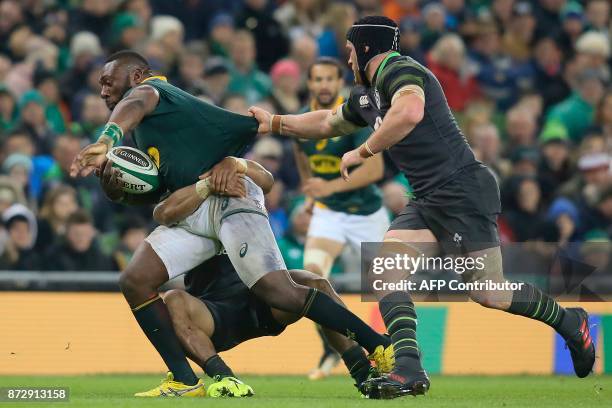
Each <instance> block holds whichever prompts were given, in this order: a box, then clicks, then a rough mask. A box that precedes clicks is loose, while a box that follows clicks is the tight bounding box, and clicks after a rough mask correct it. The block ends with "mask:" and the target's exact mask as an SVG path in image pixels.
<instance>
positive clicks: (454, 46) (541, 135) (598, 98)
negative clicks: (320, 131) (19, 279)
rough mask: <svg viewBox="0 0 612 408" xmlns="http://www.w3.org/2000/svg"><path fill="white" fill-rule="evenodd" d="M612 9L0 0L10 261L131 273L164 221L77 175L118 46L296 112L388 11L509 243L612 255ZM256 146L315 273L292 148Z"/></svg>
mask: <svg viewBox="0 0 612 408" xmlns="http://www.w3.org/2000/svg"><path fill="white" fill-rule="evenodd" d="M610 9H611V2H610V0H581V1H577V0H571V1H570V0H353V1H332V0H284V1H282V0H278V1H275V0H223V1H221V0H172V1H168V0H0V146H1V150H0V171H1V173H2V175H1V176H0V214H1V218H2V220H1V221H2V227H1V230H0V269H3V270H56V271H58V270H59V271H92V270H120V269H121V268H123V267H124V266H125V264H126V262H127V261H128V260H129V259H130V257H131V254H132V253H133V251H134V249H135V248H136V247H137V246H138V244H139V243H140V242H142V240H143V239H144V237H145V236H146V234H147V233H148V231H150V230H151V228H153V227H154V224H153V222H152V220H151V217H150V214H151V209H150V208H127V207H123V206H118V205H114V204H112V203H110V202H109V201H107V200H106V198H105V197H104V196H103V194H102V191H101V189H100V188H99V186H98V182H97V180H96V179H95V178H94V177H90V178H86V179H71V178H69V177H68V175H67V173H68V168H69V165H70V163H71V161H72V159H73V157H74V156H75V155H76V153H77V152H78V151H79V150H80V148H81V147H82V146H83V145H84V144H86V143H90V142H91V141H94V140H95V139H96V138H97V136H98V132H99V131H100V129H101V127H102V126H103V125H104V123H105V122H106V120H107V118H108V115H109V112H108V110H107V108H106V106H105V104H104V102H103V101H102V100H101V99H100V98H99V90H100V86H99V84H98V77H99V73H100V69H101V67H102V65H103V63H104V60H105V57H106V56H108V55H109V53H111V52H114V51H117V50H120V49H125V48H131V49H135V50H137V51H139V52H141V53H142V54H143V55H145V56H146V57H147V58H148V60H149V61H150V63H151V66H152V68H153V71H154V72H155V73H156V74H161V75H166V76H167V77H168V80H169V81H170V82H171V83H173V84H175V85H177V86H179V87H181V88H183V89H185V90H187V91H188V92H190V93H192V94H194V95H196V96H198V97H201V98H202V99H205V100H207V101H209V102H210V103H214V104H217V105H219V106H222V107H224V108H226V109H229V110H231V111H235V112H239V113H246V110H247V108H248V107H249V106H250V105H252V104H257V105H259V106H262V107H264V108H266V109H267V110H270V111H273V112H276V113H281V114H285V113H295V112H297V111H299V110H300V109H301V108H302V107H303V106H305V105H306V104H307V103H308V91H307V89H306V86H305V84H306V71H307V68H308V66H309V65H310V64H311V63H312V62H313V61H314V60H315V59H316V58H317V57H318V56H330V57H335V58H338V59H339V60H341V61H343V62H345V61H346V60H347V55H346V49H345V47H344V44H345V33H346V31H347V29H348V28H349V27H350V25H351V24H352V23H353V21H355V20H356V19H357V18H359V17H361V16H365V15H372V14H384V15H386V16H388V17H390V18H392V19H394V20H395V21H396V22H397V23H398V25H399V27H400V29H401V34H402V37H401V44H400V46H401V52H402V53H403V54H405V55H410V56H411V57H413V58H414V59H416V60H417V61H419V62H421V63H422V64H424V65H426V66H427V67H429V69H430V70H431V71H432V72H433V73H434V74H435V75H436V76H437V77H438V79H439V80H440V82H441V84H442V87H443V88H444V91H445V93H446V96H447V98H448V102H449V104H450V106H451V108H452V109H453V111H454V112H455V114H456V117H457V119H458V121H459V123H460V126H461V128H462V129H463V131H464V134H465V136H466V138H467V140H468V142H469V143H470V145H471V146H472V148H473V149H474V151H475V153H476V155H477V157H478V158H479V160H481V161H482V162H483V163H485V164H487V165H488V166H490V168H491V169H493V170H494V171H495V173H496V175H497V177H498V179H499V183H500V188H501V196H502V204H503V214H502V215H501V216H500V218H499V225H500V232H501V235H502V240H503V241H504V242H526V241H529V242H560V243H561V244H565V243H568V242H577V243H582V242H599V243H602V244H604V245H599V246H597V247H596V248H598V249H597V251H596V252H597V253H596V254H591V253H586V252H588V250H587V249H584V251H585V253H584V254H583V255H584V256H585V257H588V256H591V257H594V258H593V259H596V260H597V262H598V263H600V264H602V265H605V264H609V263H610V252H611V250H610V239H611V238H612V222H611V221H612V170H611V167H612V166H611V157H612V89H611V88H610V83H611V82H610V79H611V70H610V61H611V30H612V26H611V20H610ZM346 72H347V73H346V84H347V86H350V84H351V83H352V78H351V76H350V75H351V73H350V70H347V71H346ZM347 89H348V88H347ZM203 131H204V132H205V129H203ZM128 139H129V138H128ZM127 143H129V140H128V141H127ZM249 157H250V158H252V159H254V160H257V161H259V162H260V163H262V164H263V165H264V166H265V167H266V168H268V169H269V170H270V171H271V172H272V173H273V174H274V175H275V177H276V180H277V182H276V184H275V186H274V189H273V190H272V192H270V193H269V194H268V195H267V197H266V205H267V207H268V210H269V213H270V221H271V223H272V226H273V230H274V233H275V235H276V237H277V239H278V241H279V245H280V247H281V249H282V251H283V254H284V255H285V259H286V261H287V264H288V267H289V268H294V267H298V268H301V267H302V264H301V262H302V258H301V257H302V253H303V242H304V237H305V233H306V231H307V229H308V223H309V220H310V215H309V213H308V212H306V211H304V210H303V206H302V205H301V203H302V202H303V196H302V194H301V190H300V181H299V177H298V174H297V170H296V166H295V162H294V158H293V155H292V149H291V144H290V142H289V141H287V140H284V139H283V138H280V137H274V136H266V137H262V138H260V139H258V141H257V142H256V143H255V145H254V147H253V149H252V151H251V152H250V154H249ZM380 186H381V188H382V191H383V194H384V202H385V205H386V206H387V208H388V210H389V213H390V216H393V215H394V214H397V213H398V212H399V211H400V210H401V209H402V208H403V207H404V206H405V205H406V203H407V202H408V200H409V199H410V185H409V183H408V182H407V181H406V180H405V179H404V178H403V177H401V176H398V175H397V171H396V169H394V168H393V166H392V165H391V164H390V162H389V161H388V160H387V161H386V171H385V177H384V179H383V180H382V181H381V182H380ZM339 268H341V266H339Z"/></svg>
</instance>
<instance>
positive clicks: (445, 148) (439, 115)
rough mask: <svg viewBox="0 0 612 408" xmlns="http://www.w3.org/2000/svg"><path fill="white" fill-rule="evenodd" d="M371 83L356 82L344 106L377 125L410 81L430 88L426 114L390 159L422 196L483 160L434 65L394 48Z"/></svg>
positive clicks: (348, 115) (350, 116) (360, 121)
mask: <svg viewBox="0 0 612 408" xmlns="http://www.w3.org/2000/svg"><path fill="white" fill-rule="evenodd" d="M372 83H374V84H375V86H373V87H370V88H366V87H364V86H356V87H354V88H353V90H352V91H351V95H350V97H349V99H348V100H347V102H346V103H344V105H343V106H342V114H343V116H344V118H345V119H346V120H348V121H350V122H352V123H354V124H356V125H358V126H367V125H370V126H372V127H373V128H374V129H377V128H378V126H380V123H381V122H382V119H383V118H384V117H385V114H386V113H387V111H388V110H389V108H390V107H391V100H392V98H393V95H394V94H395V92H397V91H398V90H400V89H401V88H403V87H404V86H407V85H417V86H419V87H420V88H422V89H423V92H424V93H425V115H424V116H423V120H421V122H419V123H418V124H417V126H416V127H415V128H414V129H413V130H412V132H410V133H409V134H407V135H406V136H405V137H404V138H403V139H402V140H401V141H399V142H398V143H396V144H395V145H394V146H392V147H391V148H390V149H389V155H390V156H391V159H392V160H393V162H394V163H395V165H396V166H397V167H398V168H399V169H400V171H402V173H404V175H405V176H406V178H407V179H408V180H409V182H410V185H411V186H412V187H413V188H414V194H415V196H416V197H417V198H418V197H421V196H423V195H425V194H427V193H428V192H429V191H432V190H435V189H436V188H438V187H440V186H441V185H443V184H444V183H446V182H447V181H449V180H451V179H452V178H453V177H454V176H455V175H457V174H458V173H460V172H461V169H463V168H465V167H467V166H471V165H476V164H479V162H478V161H477V160H476V159H475V158H474V154H473V152H472V149H471V148H470V146H469V145H468V143H467V141H466V140H465V137H464V136H463V133H461V130H460V129H459V127H458V126H457V122H456V121H455V118H454V116H453V114H452V112H451V110H450V108H449V106H448V103H447V102H446V97H445V96H444V92H443V91H442V87H441V86H440V83H439V82H438V80H437V79H436V77H435V76H434V75H433V74H432V73H431V71H429V70H428V69H427V68H425V67H424V66H422V65H421V64H419V63H418V62H416V61H415V60H414V59H412V58H410V57H407V56H401V55H399V54H398V53H391V54H390V55H389V56H388V57H387V58H385V60H384V61H383V63H382V64H381V65H380V67H379V69H378V71H377V72H376V75H375V76H374V78H373V81H372Z"/></svg>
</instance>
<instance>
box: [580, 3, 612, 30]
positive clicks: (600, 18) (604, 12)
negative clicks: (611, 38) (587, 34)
mask: <svg viewBox="0 0 612 408" xmlns="http://www.w3.org/2000/svg"><path fill="white" fill-rule="evenodd" d="M586 20H587V23H588V24H589V29H591V30H594V31H599V32H600V33H604V34H609V33H610V28H609V25H610V2H609V1H608V0H587V2H586Z"/></svg>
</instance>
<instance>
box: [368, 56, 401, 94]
mask: <svg viewBox="0 0 612 408" xmlns="http://www.w3.org/2000/svg"><path fill="white" fill-rule="evenodd" d="M401 56H402V55H401V54H400V53H399V52H397V51H393V52H392V53H390V54H389V55H387V56H386V57H385V59H384V60H383V61H382V62H381V63H380V65H379V66H378V69H377V70H376V73H375V74H374V78H372V83H373V84H374V86H376V81H377V80H378V77H380V73H381V72H382V71H383V69H385V66H387V62H389V60H390V59H391V58H392V57H401Z"/></svg>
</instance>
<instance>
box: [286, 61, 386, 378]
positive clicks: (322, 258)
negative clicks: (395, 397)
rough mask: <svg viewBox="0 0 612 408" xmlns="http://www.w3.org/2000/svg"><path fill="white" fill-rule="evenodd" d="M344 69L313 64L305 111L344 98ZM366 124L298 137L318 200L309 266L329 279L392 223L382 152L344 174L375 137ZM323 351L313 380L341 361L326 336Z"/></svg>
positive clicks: (299, 156)
mask: <svg viewBox="0 0 612 408" xmlns="http://www.w3.org/2000/svg"><path fill="white" fill-rule="evenodd" d="M342 78H343V69H342V66H341V65H340V62H339V61H338V60H336V59H333V58H325V57H323V58H319V59H318V60H316V61H315V62H314V63H313V64H312V66H311V67H310V68H309V69H308V89H309V91H310V95H311V99H310V106H309V108H308V109H305V110H304V111H305V112H308V111H315V110H319V109H333V108H336V107H338V106H340V105H342V103H343V102H344V99H343V98H342V96H340V91H341V89H342V86H343V84H344V81H343V79H342ZM370 133H371V131H370V129H369V128H363V129H360V130H358V131H356V132H354V133H351V134H350V135H347V136H344V137H340V136H338V137H333V138H331V139H323V140H307V139H296V141H295V143H294V147H295V148H294V151H295V159H296V163H297V167H298V170H299V173H300V178H301V180H302V185H303V189H304V193H305V194H306V195H307V196H308V197H309V198H310V199H314V200H316V201H314V208H313V214H312V219H311V221H310V226H309V228H308V234H307V237H306V245H305V250H304V269H306V270H309V271H311V272H314V273H316V274H317V275H319V276H323V277H325V278H327V277H328V276H329V273H330V271H331V268H332V265H333V263H334V261H335V260H336V258H337V257H338V256H339V255H340V253H341V252H342V250H343V248H344V246H345V245H346V244H349V245H350V246H352V247H353V249H354V250H356V251H357V253H360V251H361V242H367V241H380V240H381V239H382V238H383V236H384V235H385V232H386V231H387V228H388V227H389V217H388V215H387V212H386V211H385V209H384V208H383V206H382V198H381V193H380V191H379V190H378V188H377V187H376V185H375V184H374V183H375V182H377V181H378V180H380V179H381V178H382V176H383V171H384V164H383V158H382V154H381V153H379V154H377V155H375V156H374V157H372V159H370V160H368V161H367V162H365V163H363V165H361V166H359V167H358V168H357V169H356V170H355V171H354V172H353V173H352V174H351V179H350V180H349V181H348V182H346V181H344V180H343V179H342V175H341V174H340V162H341V161H342V156H343V155H344V154H345V153H346V152H348V151H351V150H353V149H355V148H357V147H359V146H361V144H363V142H365V141H366V140H367V139H368V137H369V136H370ZM319 334H320V335H321V338H322V339H323V344H324V352H323V356H322V357H321V359H320V363H319V367H317V369H315V370H314V371H313V372H312V373H311V374H310V378H311V379H318V378H322V377H325V376H328V375H329V373H330V371H331V369H332V368H333V367H334V366H335V364H336V363H337V361H338V356H337V354H336V353H335V352H334V351H333V349H331V348H330V347H329V345H328V344H327V341H326V339H325V336H323V335H322V333H321V332H320V331H319Z"/></svg>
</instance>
